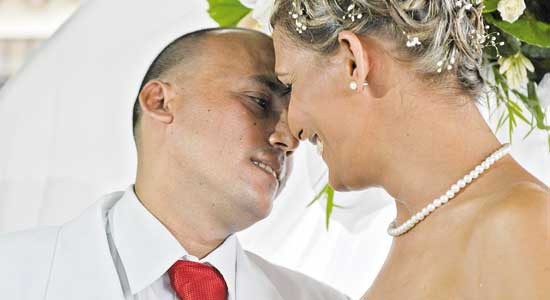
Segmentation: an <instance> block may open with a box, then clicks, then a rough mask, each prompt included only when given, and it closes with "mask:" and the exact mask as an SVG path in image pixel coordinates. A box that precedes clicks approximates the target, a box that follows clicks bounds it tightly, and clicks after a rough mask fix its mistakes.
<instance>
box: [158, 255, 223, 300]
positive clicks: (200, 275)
mask: <svg viewBox="0 0 550 300" xmlns="http://www.w3.org/2000/svg"><path fill="white" fill-rule="evenodd" d="M168 274H169V275H170V283H171V285H172V288H173V289H174V291H176V294H177V295H178V297H179V298H180V299H182V300H227V285H226V283H225V280H224V279H223V276H222V274H221V273H220V272H219V271H218V270H217V269H216V268H214V267H212V266H210V265H206V264H201V263H196V262H192V261H185V260H178V261H177V262H176V263H175V264H174V265H173V266H172V267H171V268H170V269H169V270H168Z"/></svg>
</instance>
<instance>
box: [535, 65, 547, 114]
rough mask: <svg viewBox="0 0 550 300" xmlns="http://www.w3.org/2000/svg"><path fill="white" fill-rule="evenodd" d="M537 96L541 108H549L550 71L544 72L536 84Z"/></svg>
mask: <svg viewBox="0 0 550 300" xmlns="http://www.w3.org/2000/svg"><path fill="white" fill-rule="evenodd" d="M537 96H538V97H539V102H540V105H541V106H542V107H543V108H546V107H549V108H550V73H546V74H545V75H544V77H542V80H541V81H540V82H539V84H538V86H537Z"/></svg>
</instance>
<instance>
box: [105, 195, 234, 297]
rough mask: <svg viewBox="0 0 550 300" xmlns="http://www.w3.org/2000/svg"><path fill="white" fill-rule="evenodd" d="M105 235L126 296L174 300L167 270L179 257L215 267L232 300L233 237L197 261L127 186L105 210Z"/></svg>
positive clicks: (174, 294)
mask: <svg viewBox="0 0 550 300" xmlns="http://www.w3.org/2000/svg"><path fill="white" fill-rule="evenodd" d="M107 236H108V239H109V246H110V250H111V253H112V256H113V257H114V262H115V267H116V269H117V272H118V274H119V276H120V278H121V282H122V289H123V291H124V296H125V298H126V299H132V300H138V299H139V300H153V299H154V300H167V299H170V300H172V299H178V298H177V296H176V293H175V291H174V290H173V289H172V287H171V285H170V278H169V276H168V272H167V271H168V269H169V268H170V267H171V266H172V265H173V264H174V263H175V262H176V261H177V260H179V259H182V260H190V261H195V262H201V263H208V264H210V265H212V266H214V267H216V268H217V269H218V270H219V271H220V273H221V274H222V275H223V278H224V279H225V282H226V284H227V287H228V300H236V299H235V287H236V269H237V268H236V262H237V254H236V251H237V239H236V237H235V236H234V235H231V236H229V237H228V238H227V239H226V240H225V241H224V243H223V244H222V245H220V246H219V247H218V248H216V249H215V250H214V251H212V252H211V253H210V254H209V255H208V256H206V257H205V258H203V259H201V260H199V259H197V258H196V257H194V256H192V255H190V254H188V253H187V251H186V250H185V249H184V248H183V246H182V245H181V244H180V243H179V242H178V241H177V240H176V238H175V237H174V236H173V235H172V234H171V233H170V231H168V229H167V228H166V227H165V226H164V225H163V224H162V223H161V222H160V221H159V220H158V219H157V218H155V216H153V215H152V214H151V213H150V212H149V211H148V210H147V209H146V208H145V207H144V206H143V205H142V204H141V202H140V201H139V200H138V198H137V196H136V194H135V192H134V189H133V186H131V187H129V188H128V190H127V192H126V193H125V195H124V196H123V197H122V199H120V201H118V202H117V203H116V204H115V205H114V206H113V207H112V208H111V210H110V211H109V212H108V223H107Z"/></svg>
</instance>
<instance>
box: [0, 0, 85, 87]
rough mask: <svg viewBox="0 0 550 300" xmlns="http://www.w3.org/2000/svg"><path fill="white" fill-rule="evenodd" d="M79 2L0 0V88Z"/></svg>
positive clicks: (60, 0)
mask: <svg viewBox="0 0 550 300" xmlns="http://www.w3.org/2000/svg"><path fill="white" fill-rule="evenodd" d="M79 4H80V1H79V0H0V88H1V87H2V85H4V83H5V82H6V80H7V79H8V78H9V77H10V76H11V75H13V74H14V73H16V72H17V70H18V69H19V68H20V67H21V66H22V65H23V64H24V63H25V60H26V59H27V58H28V57H29V55H32V53H33V51H34V50H35V49H37V47H38V46H39V45H40V44H41V42H43V41H44V40H46V39H47V38H48V37H50V36H51V35H52V34H53V33H54V32H55V30H57V28H59V26H61V24H62V23H63V22H64V21H65V20H66V19H67V18H68V17H70V15H71V14H72V13H73V12H74V11H75V10H76V9H77V8H78V6H79Z"/></svg>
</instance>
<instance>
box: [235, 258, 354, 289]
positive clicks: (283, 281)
mask: <svg viewBox="0 0 550 300" xmlns="http://www.w3.org/2000/svg"><path fill="white" fill-rule="evenodd" d="M245 252H246V255H247V256H248V258H249V259H250V260H251V261H252V262H253V263H254V264H256V265H257V266H258V267H260V268H261V269H262V271H263V272H264V273H265V274H266V275H267V276H268V277H269V278H270V279H271V280H272V281H273V283H274V284H275V285H276V286H277V288H278V290H279V291H280V292H281V293H282V294H281V295H282V296H283V298H284V299H327V300H328V299H330V300H337V299H342V300H344V299H345V300H349V299H350V298H349V297H348V296H346V295H344V294H343V293H341V292H339V291H337V290H336V289H334V288H332V287H331V286H329V285H327V284H325V283H322V282H320V281H317V280H315V279H313V278H311V277H309V276H306V275H304V274H302V273H300V272H297V271H294V270H291V269H288V268H285V267H282V266H279V265H276V264H273V263H271V262H269V261H267V260H265V259H263V258H262V257H260V256H258V255H256V254H254V253H252V252H249V251H245ZM284 293H288V295H284Z"/></svg>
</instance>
